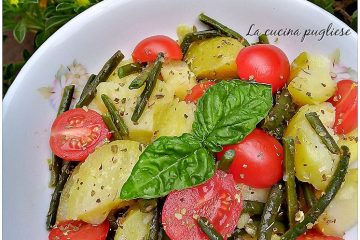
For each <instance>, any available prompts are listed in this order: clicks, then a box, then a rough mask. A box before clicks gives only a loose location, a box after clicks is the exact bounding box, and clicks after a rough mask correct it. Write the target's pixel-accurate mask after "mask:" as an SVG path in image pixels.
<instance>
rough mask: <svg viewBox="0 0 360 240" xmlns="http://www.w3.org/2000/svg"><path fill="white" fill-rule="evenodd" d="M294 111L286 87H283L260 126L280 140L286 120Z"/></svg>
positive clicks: (293, 105)
mask: <svg viewBox="0 0 360 240" xmlns="http://www.w3.org/2000/svg"><path fill="white" fill-rule="evenodd" d="M295 112H296V109H295V104H294V103H293V101H292V98H291V95H290V93H289V91H288V90H287V89H284V90H282V91H281V93H280V94H277V96H276V100H275V105H274V106H273V107H272V109H271V110H270V112H269V114H268V115H267V117H266V118H265V121H264V124H263V125H262V126H261V128H262V129H263V130H265V131H266V132H268V133H269V134H270V135H272V136H274V137H276V138H277V139H278V140H280V139H281V138H282V135H283V132H284V129H285V127H286V124H287V122H288V121H289V120H290V119H291V118H292V117H293V116H294V114H295Z"/></svg>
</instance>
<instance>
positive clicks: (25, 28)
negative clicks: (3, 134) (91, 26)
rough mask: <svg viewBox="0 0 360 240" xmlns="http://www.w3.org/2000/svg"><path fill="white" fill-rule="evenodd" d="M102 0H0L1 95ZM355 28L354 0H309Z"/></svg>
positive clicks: (355, 10)
mask: <svg viewBox="0 0 360 240" xmlns="http://www.w3.org/2000/svg"><path fill="white" fill-rule="evenodd" d="M101 1H102V0H3V96H4V95H5V93H6V91H7V90H8V88H9V87H10V85H11V83H12V82H13V81H14V79H15V77H16V75H17V73H18V72H19V71H20V69H21V68H22V66H23V65H24V64H25V63H26V61H27V60H28V59H29V58H30V57H31V55H32V54H33V53H34V51H36V49H37V48H39V47H40V45H41V44H42V43H43V42H44V41H45V40H46V39H47V38H49V37H50V36H51V35H52V34H53V33H54V32H55V31H56V30H57V29H59V28H60V27H61V26H63V25H64V24H65V23H66V22H68V21H69V20H70V19H72V18H73V17H75V16H76V15H77V14H79V13H81V12H82V11H84V10H86V9H87V8H89V7H91V6H93V5H95V4H97V3H98V2H101ZM304 1H306V0H304ZM309 1H310V2H313V3H314V4H316V5H318V6H320V7H322V8H323V9H325V10H326V11H328V12H330V13H331V14H334V15H335V16H336V17H338V18H339V19H341V20H342V21H343V22H345V23H346V24H348V25H349V26H350V27H351V28H352V29H354V30H355V31H357V0H337V1H335V0H309Z"/></svg>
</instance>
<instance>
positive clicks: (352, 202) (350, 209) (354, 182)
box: [317, 169, 358, 237]
mask: <svg viewBox="0 0 360 240" xmlns="http://www.w3.org/2000/svg"><path fill="white" fill-rule="evenodd" d="M357 175H358V170H357V169H350V170H349V171H348V173H347V175H346V176H345V181H344V183H343V185H342V186H341V189H340V190H339V192H338V193H337V194H336V196H335V198H334V199H333V200H332V201H331V202H330V204H329V206H327V208H326V209H325V212H324V213H323V214H322V215H321V216H320V217H319V219H318V225H317V228H318V229H319V230H320V231H321V232H323V233H324V234H325V235H329V236H338V237H343V236H344V234H345V232H346V231H347V230H349V229H350V228H351V227H352V226H354V225H355V224H356V223H357V212H358V179H357Z"/></svg>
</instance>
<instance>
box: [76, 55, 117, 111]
mask: <svg viewBox="0 0 360 240" xmlns="http://www.w3.org/2000/svg"><path fill="white" fill-rule="evenodd" d="M123 59H124V55H123V54H122V53H121V52H120V51H117V52H116V53H115V54H114V55H113V56H112V57H111V58H110V59H109V60H108V61H107V62H106V63H105V65H104V66H103V67H102V69H101V70H100V72H99V73H98V75H97V76H96V77H95V78H94V80H92V82H91V83H90V84H89V86H88V87H87V88H86V92H84V90H83V92H82V93H81V95H82V97H81V96H80V99H79V102H78V103H77V104H76V107H78V108H81V107H83V106H86V105H88V104H89V103H90V102H91V101H92V100H93V98H94V97H95V93H96V87H97V86H98V85H99V84H100V83H101V82H105V81H106V80H107V79H108V78H109V76H110V74H111V73H112V72H113V71H114V70H115V68H116V67H117V65H119V63H120V62H121V60H123Z"/></svg>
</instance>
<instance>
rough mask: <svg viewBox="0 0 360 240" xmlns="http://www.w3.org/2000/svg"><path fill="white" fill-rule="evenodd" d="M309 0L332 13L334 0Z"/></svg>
mask: <svg viewBox="0 0 360 240" xmlns="http://www.w3.org/2000/svg"><path fill="white" fill-rule="evenodd" d="M309 2H312V3H314V4H316V5H318V6H319V7H321V8H323V9H325V10H326V11H328V12H329V13H331V14H334V8H333V5H334V0H309Z"/></svg>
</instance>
